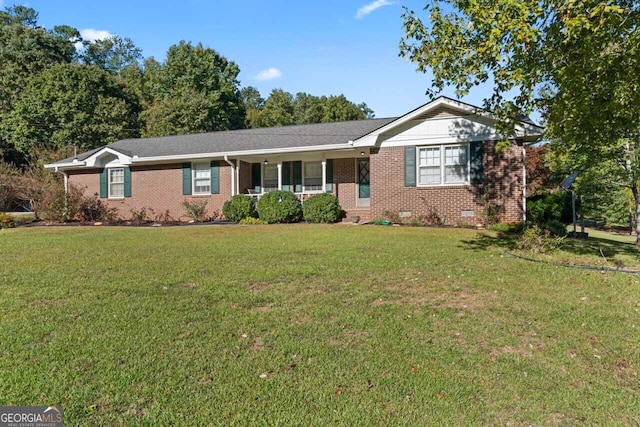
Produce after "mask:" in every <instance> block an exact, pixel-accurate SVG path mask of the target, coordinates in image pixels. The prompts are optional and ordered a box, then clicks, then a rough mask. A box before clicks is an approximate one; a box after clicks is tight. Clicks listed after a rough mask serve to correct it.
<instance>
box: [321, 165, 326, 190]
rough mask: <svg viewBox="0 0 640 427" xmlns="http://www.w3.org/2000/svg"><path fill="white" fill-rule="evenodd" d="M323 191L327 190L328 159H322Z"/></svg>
mask: <svg viewBox="0 0 640 427" xmlns="http://www.w3.org/2000/svg"><path fill="white" fill-rule="evenodd" d="M322 192H323V193H326V192H327V161H326V160H323V161H322Z"/></svg>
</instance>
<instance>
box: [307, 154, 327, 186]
mask: <svg viewBox="0 0 640 427" xmlns="http://www.w3.org/2000/svg"><path fill="white" fill-rule="evenodd" d="M307 163H319V164H320V170H321V171H322V160H317V161H310V162H302V193H303V194H320V193H324V191H322V172H321V175H320V183H321V184H320V187H321V188H320V189H319V190H307V186H306V185H305V182H304V181H305V179H306V175H305V173H304V171H305V165H306V164H307ZM325 167H326V166H325ZM325 179H326V178H325Z"/></svg>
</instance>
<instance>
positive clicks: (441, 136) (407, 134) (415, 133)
mask: <svg viewBox="0 0 640 427" xmlns="http://www.w3.org/2000/svg"><path fill="white" fill-rule="evenodd" d="M490 139H499V136H498V134H497V133H496V129H495V127H494V125H493V121H492V120H491V119H488V118H485V117H480V116H477V115H474V114H470V113H468V112H460V111H455V110H452V109H448V108H439V109H437V110H435V111H431V112H429V113H427V114H425V115H423V116H422V117H418V118H416V119H414V120H410V121H408V122H405V123H402V124H400V125H398V126H397V127H395V128H393V129H390V130H388V131H386V132H384V133H382V134H381V135H380V136H379V138H378V141H379V144H380V146H381V147H399V146H405V145H431V144H447V143H460V142H471V141H486V140H490Z"/></svg>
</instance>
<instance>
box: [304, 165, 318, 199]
mask: <svg viewBox="0 0 640 427" xmlns="http://www.w3.org/2000/svg"><path fill="white" fill-rule="evenodd" d="M302 176H303V178H302V184H303V191H305V192H307V191H322V162H306V163H305V164H304V172H303V175H302Z"/></svg>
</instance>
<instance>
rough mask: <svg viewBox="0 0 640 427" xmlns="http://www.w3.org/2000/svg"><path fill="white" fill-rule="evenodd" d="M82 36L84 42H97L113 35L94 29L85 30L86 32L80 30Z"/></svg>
mask: <svg viewBox="0 0 640 427" xmlns="http://www.w3.org/2000/svg"><path fill="white" fill-rule="evenodd" d="M80 35H81V36H82V39H83V40H88V41H92V42H94V41H96V40H104V39H107V38H109V37H111V36H112V35H113V34H111V33H110V32H109V31H107V30H94V29H93V28H85V29H84V30H80Z"/></svg>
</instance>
